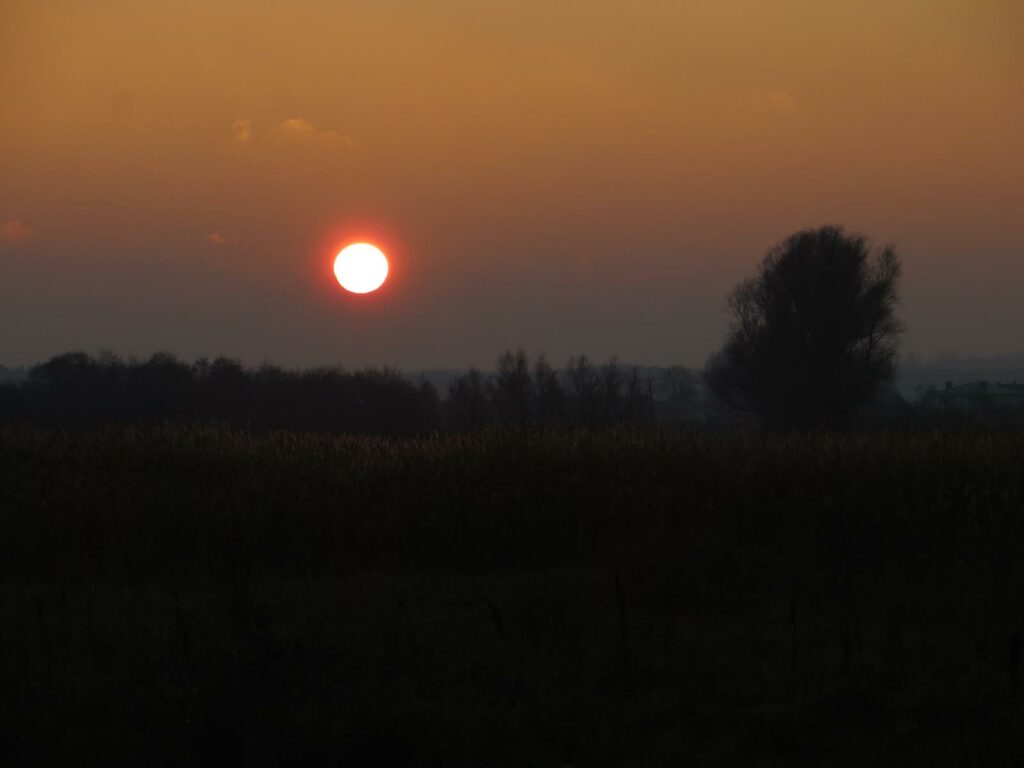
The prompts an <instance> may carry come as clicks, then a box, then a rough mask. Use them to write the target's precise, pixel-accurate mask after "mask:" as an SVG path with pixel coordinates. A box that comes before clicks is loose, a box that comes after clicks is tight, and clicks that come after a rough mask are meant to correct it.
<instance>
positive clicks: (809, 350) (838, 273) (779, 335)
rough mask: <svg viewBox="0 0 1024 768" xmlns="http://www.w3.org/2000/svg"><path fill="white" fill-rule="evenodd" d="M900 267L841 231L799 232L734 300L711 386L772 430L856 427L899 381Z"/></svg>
mask: <svg viewBox="0 0 1024 768" xmlns="http://www.w3.org/2000/svg"><path fill="white" fill-rule="evenodd" d="M899 276H900V262H899V259H898V257H897V256H896V253H895V252H894V251H893V249H892V248H884V249H881V250H876V251H872V250H871V249H870V248H869V245H868V241H867V239H866V238H865V237H863V236H861V235H848V234H846V233H845V232H844V231H843V230H842V229H841V228H838V227H823V228H821V229H816V230H805V231H803V232H798V233H796V234H794V235H792V236H791V237H789V238H788V239H786V240H785V241H783V242H782V243H780V244H779V245H777V246H776V247H774V248H773V249H772V250H770V251H769V252H768V254H767V255H766V256H765V258H764V260H763V261H762V263H761V266H760V270H759V273H758V274H757V276H756V277H754V278H752V279H749V280H746V281H744V282H743V283H741V284H740V285H739V286H737V288H736V289H735V291H734V292H733V293H732V295H731V297H730V298H729V309H730V311H731V313H732V316H733V322H732V327H731V328H730V331H729V335H728V338H727V340H726V342H725V345H724V347H723V348H722V350H721V351H719V352H718V353H716V354H714V355H713V356H712V357H711V359H710V360H709V361H708V365H707V369H706V377H707V383H708V386H709V387H710V389H711V391H712V392H713V393H714V394H715V395H716V396H717V397H719V398H720V399H721V400H722V401H724V402H725V403H726V404H727V405H728V406H729V407H730V408H732V409H733V410H734V411H736V412H739V413H741V414H747V415H752V416H755V417H758V418H760V419H761V420H762V421H763V422H765V423H767V424H774V425H787V426H797V427H810V426H816V425H830V426H839V425H843V424H847V423H849V422H850V421H851V420H852V418H853V417H854V414H855V413H856V411H857V409H858V408H859V407H860V406H862V405H864V404H865V403H867V402H869V401H870V400H871V399H872V397H873V396H874V395H875V393H876V392H877V390H878V387H879V385H880V384H882V383H884V382H887V381H890V380H891V379H892V376H893V373H894V363H895V358H896V351H897V346H898V342H899V337H900V334H901V332H902V330H903V328H902V325H901V323H900V322H899V320H897V318H896V316H895V307H896V304H897V303H898V296H897V288H898V283H899Z"/></svg>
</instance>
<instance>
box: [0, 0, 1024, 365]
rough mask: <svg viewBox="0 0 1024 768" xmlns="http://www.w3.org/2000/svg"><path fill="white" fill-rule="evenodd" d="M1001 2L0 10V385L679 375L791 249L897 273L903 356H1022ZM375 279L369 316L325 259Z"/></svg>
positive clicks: (1013, 143) (752, 0) (45, 6)
mask: <svg viewBox="0 0 1024 768" xmlns="http://www.w3.org/2000/svg"><path fill="white" fill-rule="evenodd" d="M1022 32H1024V5H1022V4H1021V3H1018V2H1016V0H859V1H858V2H853V1H852V0H851V1H850V2H827V3H824V2H821V0H774V1H773V2H764V1H761V2H758V1H756V0H715V2H711V1H710V0H709V1H708V2H686V1H685V0H673V1H671V2H669V1H665V2H658V1H656V0H631V1H630V2H607V1H604V0H587V1H586V2H560V3H552V2H550V0H547V1H546V2H540V0H526V1H523V0H520V2H516V3H498V2H469V1H464V2H454V1H449V2H430V3H426V2H401V1H400V0H388V1H386V2H383V1H381V0H373V1H372V2H371V1H370V0H366V1H365V2H327V1H326V0H323V1H313V0H303V1H301V2H291V3H288V4H276V5H273V6H271V5H269V4H254V3H248V2H233V1H230V2H229V1H220V2H210V1H209V0H204V1H202V2H199V1H191V2H183V1H181V0H178V1H177V2H173V3H170V2H168V3H162V2H161V3H157V2H152V3H149V2H147V3H138V2H127V1H125V2H90V3H81V2H49V3H39V2H36V1H34V0H33V1H31V2H19V1H17V0H15V1H14V2H12V1H11V0H6V1H5V2H4V3H3V5H2V6H0V327H2V328H3V329H4V333H3V335H2V337H0V363H3V364H6V365H22V364H27V363H32V362H36V361H38V360H40V359H43V358H46V357H48V356H50V355H53V354H57V353H60V352H64V351H67V350H70V349H81V350H85V351H90V352H96V351H99V350H102V349H109V350H112V351H115V352H118V353H120V354H137V355H148V354H150V353H152V352H154V351H156V350H166V351H170V352H173V353H176V354H178V355H181V356H184V357H187V358H191V357H195V356H199V355H211V356H212V355H216V354H226V355H229V356H233V357H239V358H241V359H243V360H245V361H247V362H260V361H263V360H270V361H274V362H277V363H282V364H286V365H299V366H305V365H313V364H321V363H339V362H340V363H343V364H345V365H348V366H361V365H380V364H392V365H398V366H401V367H404V368H406V369H418V368H441V367H455V366H464V365H470V364H478V365H487V364H489V363H490V362H491V361H492V360H493V359H494V357H495V356H496V355H497V353H498V352H499V351H500V350H501V349H503V348H505V347H507V346H520V345H522V346H524V347H526V348H527V349H529V350H531V351H532V352H540V351H545V352H547V354H548V355H549V357H550V358H552V359H553V360H554V361H556V362H560V361H562V360H564V359H565V358H566V357H567V356H568V355H569V354H571V353H579V352H586V353H587V354H589V355H591V356H592V357H596V358H602V357H605V356H608V355H611V354H618V355H619V356H620V357H621V358H623V359H625V360H629V361H634V362H644V363H650V364H665V363H684V364H690V365H700V364H701V363H702V362H703V361H704V359H705V357H706V356H707V354H708V353H709V352H710V351H712V350H713V349H714V348H716V347H717V346H718V345H719V344H720V342H721V339H722V335H723V332H724V329H725V325H726V322H727V317H726V315H725V313H724V311H723V308H724V298H725V296H726V295H727V294H728V292H729V290H730V289H731V287H732V286H733V285H734V284H735V283H736V281H738V280H739V279H741V278H743V277H745V276H747V275H749V274H751V273H752V271H753V269H754V268H755V266H756V263H757V262H758V260H759V259H760V258H761V256H762V255H763V253H764V251H765V250H766V249H767V248H768V247H769V246H771V245H772V244H773V243H775V242H776V241H778V240H779V239H781V238H782V237H784V236H785V235H787V234H789V233H790V232H792V231H794V230H796V229H799V228H803V227H807V226H817V225H821V224H827V223H842V224H844V225H845V226H846V227H847V228H849V229H851V230H854V231H860V232H864V233H867V234H869V235H871V236H872V237H873V238H874V240H875V241H876V242H878V243H879V244H883V243H886V242H892V243H894V244H895V245H896V246H897V249H898V251H899V252H900V254H901V255H902V256H903V259H904V265H905V283H904V291H903V294H904V305H905V306H904V310H903V317H904V319H905V320H906V322H907V325H908V328H909V331H908V334H907V337H906V340H905V345H904V346H905V349H906V351H908V352H912V353H917V354H922V355H932V354H936V353H939V352H942V351H945V350H956V351H959V352H961V353H964V354H974V355H986V354H997V353H1006V352H1016V351H1020V350H1021V347H1022V346H1024V345H1022V343H1021V333H1020V329H1021V328H1022V327H1024V301H1021V290H1022V288H1021V286H1022V284H1024V228H1022V227H1021V225H1020V213H1021V211H1022V210H1024V56H1022V52H1024V39H1022V38H1024V35H1022ZM350 236H352V237H358V238H360V239H372V240H373V241H374V242H376V243H377V244H379V245H381V246H382V247H384V248H385V250H387V252H388V254H389V256H390V257H391V259H392V270H393V272H392V277H391V279H390V281H389V283H388V285H387V286H386V288H385V289H384V290H382V291H381V292H380V293H379V294H378V295H375V297H374V300H373V301H361V302H358V303H354V302H352V301H351V300H350V299H348V298H346V296H345V295H343V294H342V292H341V291H339V289H338V286H337V283H336V282H335V281H334V279H333V276H332V274H331V262H332V258H333V256H334V253H335V252H336V250H335V248H334V247H335V246H336V245H338V244H339V243H340V241H341V240H344V239H347V238H349V237H350Z"/></svg>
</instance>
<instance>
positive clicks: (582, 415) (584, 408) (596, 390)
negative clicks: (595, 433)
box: [565, 355, 601, 424]
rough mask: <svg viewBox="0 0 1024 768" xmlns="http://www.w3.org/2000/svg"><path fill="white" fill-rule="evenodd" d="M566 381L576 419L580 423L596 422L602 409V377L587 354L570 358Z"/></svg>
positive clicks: (573, 414) (566, 368)
mask: <svg viewBox="0 0 1024 768" xmlns="http://www.w3.org/2000/svg"><path fill="white" fill-rule="evenodd" d="M565 382H566V389H567V392H568V394H569V399H570V402H571V405H572V416H573V418H574V420H575V421H576V422H577V423H579V424H593V423H595V422H596V421H597V420H598V417H599V415H600V409H601V378H600V376H598V373H597V370H596V369H595V368H594V365H593V363H591V362H590V360H589V359H588V358H587V356H586V355H580V356H579V357H570V358H569V362H568V364H567V365H566V367H565Z"/></svg>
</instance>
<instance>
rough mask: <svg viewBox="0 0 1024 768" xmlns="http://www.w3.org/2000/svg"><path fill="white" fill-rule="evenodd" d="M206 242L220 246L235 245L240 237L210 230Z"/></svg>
mask: <svg viewBox="0 0 1024 768" xmlns="http://www.w3.org/2000/svg"><path fill="white" fill-rule="evenodd" d="M206 242H208V243H209V244H210V245H215V246H217V247H218V248H221V247H224V246H228V245H235V244H236V243H237V242H238V238H236V237H233V236H231V235H225V234H224V233H223V232H210V233H209V234H208V235H207V236H206Z"/></svg>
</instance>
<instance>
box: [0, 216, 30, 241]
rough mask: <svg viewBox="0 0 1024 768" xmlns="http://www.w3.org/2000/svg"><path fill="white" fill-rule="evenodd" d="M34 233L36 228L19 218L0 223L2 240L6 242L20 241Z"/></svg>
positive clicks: (0, 238)
mask: <svg viewBox="0 0 1024 768" xmlns="http://www.w3.org/2000/svg"><path fill="white" fill-rule="evenodd" d="M34 234H35V230H34V229H32V227H30V226H29V225H28V224H26V223H25V222H23V221H21V220H19V219H8V220H7V221H5V222H4V223H3V224H0V240H3V241H4V242H5V243H19V242H21V241H23V240H28V239H29V238H30V237H32V235H34Z"/></svg>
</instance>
